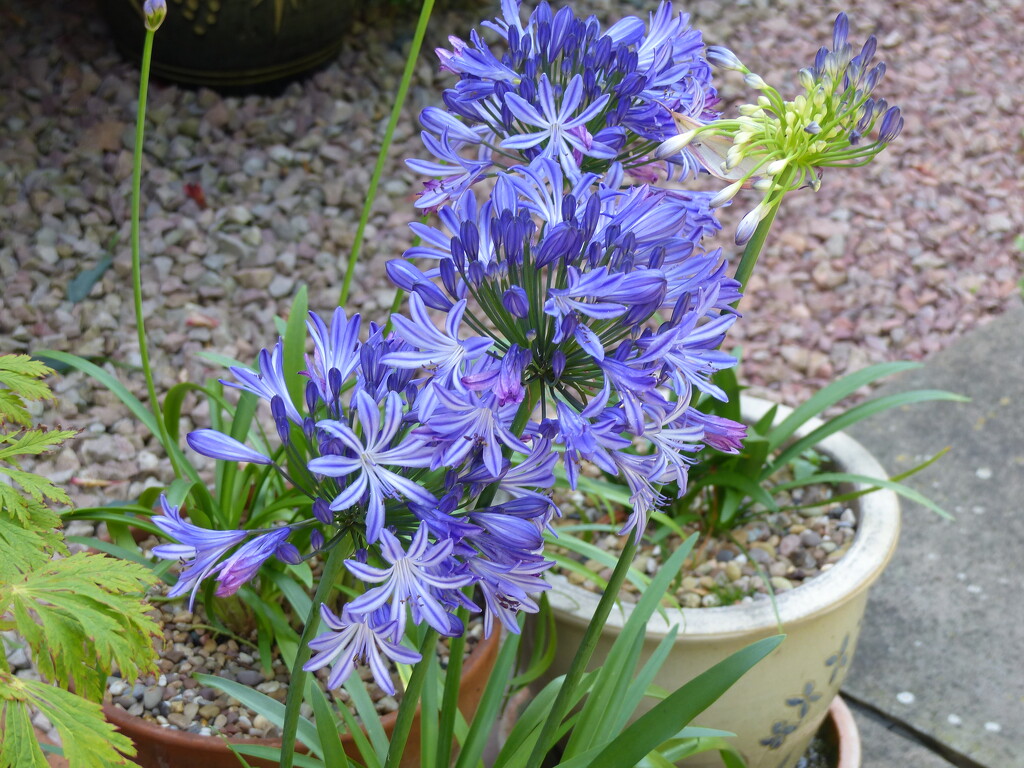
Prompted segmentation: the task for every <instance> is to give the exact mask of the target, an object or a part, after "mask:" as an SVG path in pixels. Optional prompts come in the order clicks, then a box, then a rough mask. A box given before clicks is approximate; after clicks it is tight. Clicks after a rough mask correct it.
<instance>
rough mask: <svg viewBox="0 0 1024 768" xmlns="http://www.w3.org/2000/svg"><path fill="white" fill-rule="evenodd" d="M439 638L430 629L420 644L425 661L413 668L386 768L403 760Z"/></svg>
mask: <svg viewBox="0 0 1024 768" xmlns="http://www.w3.org/2000/svg"><path fill="white" fill-rule="evenodd" d="M437 638H438V634H437V630H436V629H428V630H427V634H426V635H424V637H423V642H422V643H420V647H419V653H420V656H422V657H423V661H421V662H420V663H419V664H417V665H416V666H414V667H413V671H412V677H411V678H409V685H408V686H407V687H406V689H405V692H404V693H403V694H402V704H401V706H399V708H398V719H397V720H395V730H394V731H393V732H392V734H391V738H390V739H389V740H388V757H387V760H385V761H384V768H397V766H398V764H399V763H400V762H401V760H402V753H403V752H405V742H406V741H408V739H409V731H411V730H412V721H413V718H415V717H416V710H417V709H418V708H419V706H418V705H419V701H420V694H421V692H422V691H423V683H424V681H425V680H426V679H427V668H428V667H429V666H430V657H431V656H433V655H434V647H435V646H436V645H437Z"/></svg>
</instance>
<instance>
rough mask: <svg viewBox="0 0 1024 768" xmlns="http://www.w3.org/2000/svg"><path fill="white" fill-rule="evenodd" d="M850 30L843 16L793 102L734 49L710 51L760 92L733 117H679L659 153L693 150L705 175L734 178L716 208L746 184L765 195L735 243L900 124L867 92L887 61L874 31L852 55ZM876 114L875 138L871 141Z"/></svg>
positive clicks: (858, 159)
mask: <svg viewBox="0 0 1024 768" xmlns="http://www.w3.org/2000/svg"><path fill="white" fill-rule="evenodd" d="M848 33H849V20H848V19H847V17H846V14H845V13H840V14H839V15H838V16H837V17H836V21H835V25H834V28H833V35H832V50H829V49H828V48H825V47H822V48H821V49H820V50H819V51H818V53H817V55H816V56H815V60H814V64H813V66H811V67H807V68H805V69H801V70H800V73H799V82H800V85H801V87H802V88H803V91H804V92H803V93H801V94H800V95H798V96H797V97H796V98H794V99H793V100H792V101H786V100H784V99H783V98H782V96H781V95H780V94H779V92H778V91H777V90H775V88H773V87H772V86H770V85H769V84H768V83H766V82H765V81H764V79H763V78H762V77H760V76H759V75H757V74H756V73H754V72H751V71H750V70H749V69H748V68H747V67H746V66H745V65H744V64H743V62H741V61H740V60H739V58H738V57H736V55H735V54H733V53H732V52H730V51H728V50H727V49H723V48H711V49H709V50H708V58H709V59H710V60H711V61H712V62H713V63H715V64H718V65H719V66H724V67H726V68H728V69H732V70H736V71H739V72H742V73H743V74H744V76H745V77H744V79H745V81H746V83H747V85H748V86H750V87H752V88H754V89H756V90H758V91H760V93H761V95H760V96H759V97H758V99H757V103H755V104H748V105H744V106H741V107H740V108H739V114H740V116H739V117H738V118H730V119H717V120H713V121H706V120H701V119H695V118H694V117H693V116H691V115H677V116H676V120H677V123H678V124H679V133H678V135H676V136H674V137H672V138H670V139H668V140H667V141H666V142H664V143H663V144H662V145H661V147H660V148H659V150H658V152H657V154H658V156H659V157H671V156H673V155H675V154H676V153H678V152H682V151H686V152H690V153H691V154H693V155H694V156H696V157H697V158H698V159H699V160H700V162H701V164H702V165H703V166H704V168H705V169H706V170H707V171H708V172H710V173H711V174H713V175H715V176H717V177H719V178H721V179H723V180H726V181H729V182H731V183H730V184H729V185H728V186H727V187H726V188H725V189H723V190H722V192H721V193H719V194H718V195H716V196H715V199H714V204H715V205H722V204H724V203H725V202H727V201H728V200H730V199H731V198H732V197H733V196H734V195H735V194H736V193H737V192H739V190H740V189H741V188H743V187H747V186H754V187H755V188H756V189H758V190H759V191H762V192H763V193H764V196H763V198H762V200H761V202H760V203H759V204H758V205H757V206H756V207H755V208H754V209H752V210H751V211H750V212H749V213H748V214H747V215H746V216H745V217H744V218H743V220H742V221H741V222H740V225H739V227H738V229H737V233H736V242H737V243H738V244H740V245H742V244H744V243H745V242H746V241H747V240H749V239H750V237H751V236H752V235H753V233H754V231H755V230H756V228H757V225H758V223H759V222H760V221H762V220H763V219H764V218H765V217H767V216H768V215H769V214H770V213H771V212H772V211H773V210H775V208H777V207H778V204H779V202H780V201H781V198H782V196H783V195H784V194H785V193H786V192H788V191H790V190H793V189H798V188H800V187H803V186H810V187H813V188H814V189H815V190H816V189H818V187H819V186H820V184H821V169H822V168H826V167H846V166H859V165H865V164H866V163H868V162H870V160H871V159H872V158H874V156H875V155H877V154H878V153H879V152H881V151H882V150H883V149H885V147H886V146H888V145H889V144H890V143H891V142H892V141H893V140H895V139H896V137H897V136H899V134H900V131H901V130H902V129H903V118H902V116H901V115H900V109H899V107H890V106H888V104H887V103H886V101H885V99H876V98H875V97H874V96H873V95H872V93H873V91H874V89H875V87H876V86H877V85H878V83H879V81H881V79H882V76H883V75H884V74H885V64H882V63H879V64H873V61H874V56H875V50H876V46H877V44H876V41H875V38H874V36H873V35H872V36H870V37H869V38H868V39H867V41H866V42H865V43H864V45H863V47H862V48H861V50H860V52H859V53H857V54H856V55H854V49H853V47H852V46H851V45H850V43H849V42H848V39H847V38H848ZM879 118H881V124H880V125H879V129H878V133H877V136H875V138H874V139H873V140H871V139H870V136H871V134H872V132H873V131H874V128H875V125H876V123H877V122H878V120H879Z"/></svg>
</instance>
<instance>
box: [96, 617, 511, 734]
mask: <svg viewBox="0 0 1024 768" xmlns="http://www.w3.org/2000/svg"><path fill="white" fill-rule="evenodd" d="M501 634H502V633H501V632H500V631H498V630H497V629H495V631H493V632H491V636H490V637H487V638H484V637H481V638H480V641H479V642H478V643H477V644H476V646H475V647H474V648H473V650H472V651H471V652H470V654H469V656H467V657H466V661H465V663H464V664H463V668H462V678H463V679H466V678H469V677H471V676H472V675H473V673H474V672H475V671H476V670H477V668H478V667H480V666H481V665H484V664H487V663H488V660H489V659H490V658H491V657H492V656H494V655H495V654H496V653H497V647H498V645H499V644H500V642H501ZM417 709H418V707H417ZM103 714H104V716H105V717H106V718H107V721H108V722H110V723H111V724H112V725H114V726H116V727H117V728H118V729H119V730H121V731H122V732H124V733H125V734H126V735H128V736H130V737H132V738H133V739H134V738H136V737H140V736H141V737H142V738H145V739H148V740H152V741H160V742H163V743H167V744H172V745H177V746H179V747H188V748H189V749H191V750H194V751H195V752H196V753H197V754H202V753H211V752H213V753H228V752H230V750H229V748H228V744H247V745H251V746H267V747H278V746H280V745H281V743H282V742H281V739H279V738H276V739H267V738H240V737H235V738H229V737H226V736H221V735H213V734H211V735H208V736H206V735H202V734H198V733H190V732H189V731H180V730H176V729H174V728H165V727H164V726H162V725H159V724H157V723H154V722H152V721H149V720H145V719H143V718H142V717H141V716H139V715H129V714H128V712H127V711H126V710H124V709H121V708H120V707H118V706H115V705H114V704H113V703H112V702H104V704H103ZM380 720H381V725H382V726H383V727H384V729H385V730H388V729H389V728H394V725H395V722H396V721H397V720H398V712H397V711H396V712H389V713H387V714H386V715H384V716H383V717H381V719H380ZM351 738H352V736H351V734H349V733H348V732H346V733H344V734H342V740H347V739H351ZM296 744H297V749H298V751H300V752H306V751H308V750H307V749H306V747H305V745H304V744H302V743H301V742H300V741H298V740H297V739H296Z"/></svg>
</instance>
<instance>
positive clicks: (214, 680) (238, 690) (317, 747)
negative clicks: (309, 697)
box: [194, 674, 323, 757]
mask: <svg viewBox="0 0 1024 768" xmlns="http://www.w3.org/2000/svg"><path fill="white" fill-rule="evenodd" d="M194 677H195V679H196V680H197V681H198V682H199V683H200V684H201V685H207V686H209V687H210V688H216V689H217V690H219V691H223V692H224V693H226V694H227V695H228V696H232V697H234V698H236V699H238V700H239V701H240V702H241V703H242V704H244V705H245V706H247V707H249V708H250V709H252V710H253V711H254V712H259V713H260V714H261V715H263V716H264V717H265V718H267V720H269V721H270V722H271V723H273V724H274V725H276V726H277V727H278V728H280V727H281V726H282V725H283V723H284V704H282V703H281V702H279V701H276V700H275V699H272V698H270V697H269V696H267V695H266V694H265V693H260V692H259V691H257V690H254V689H253V688H250V687H249V686H248V685H242V684H241V683H239V682H237V681H235V680H229V679H227V678H226V677H217V676H216V675H198V674H197V675H194ZM298 735H299V740H300V741H302V742H303V743H304V744H306V746H308V747H309V748H310V749H312V750H313V751H315V752H316V753H317V754H322V750H323V744H322V743H321V741H320V734H318V733H317V730H316V727H315V726H314V725H313V724H312V723H311V722H309V720H306V719H305V718H303V719H301V720H299V734H298ZM296 757H298V755H296Z"/></svg>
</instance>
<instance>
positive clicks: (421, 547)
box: [345, 526, 472, 636]
mask: <svg viewBox="0 0 1024 768" xmlns="http://www.w3.org/2000/svg"><path fill="white" fill-rule="evenodd" d="M453 546H454V544H453V542H452V540H451V539H442V540H441V541H439V542H438V543H436V544H431V543H430V542H429V540H428V539H427V529H426V527H424V526H421V527H420V528H418V529H417V531H416V534H415V536H413V539H412V542H411V543H410V545H409V550H408V551H405V550H403V549H402V545H401V543H400V542H399V541H398V539H397V538H396V537H395V536H394V534H392V533H391V531H389V530H387V529H386V528H385V529H384V530H382V531H381V534H380V551H381V556H382V557H383V558H384V559H385V560H386V561H387V562H388V563H390V566H389V567H386V568H375V567H374V566H372V565H367V564H366V563H360V562H358V561H356V560H346V561H345V566H346V567H347V568H348V569H349V571H351V572H352V573H353V574H354V575H355V576H356V578H358V579H360V580H361V581H363V582H367V583H371V584H380V585H381V586H379V587H374V588H373V589H370V590H368V591H367V592H364V593H363V594H362V595H360V596H359V597H357V598H356V599H355V600H353V601H352V602H351V603H349V610H351V611H352V612H354V613H369V612H371V611H374V610H377V609H378V608H381V607H383V606H384V605H388V606H389V609H388V618H389V619H390V620H391V621H395V622H397V625H398V630H397V633H398V635H399V636H401V635H402V634H403V633H404V631H405V609H406V607H407V606H408V607H409V609H410V611H411V613H412V620H413V622H415V623H416V624H420V623H422V622H423V621H426V622H427V624H429V625H430V626H431V627H433V628H434V629H436V630H437V631H438V632H440V633H441V634H450V631H451V626H452V618H453V617H451V616H450V615H449V614H448V612H447V611H445V610H444V608H443V607H442V605H441V603H440V601H439V600H438V597H437V595H436V594H435V591H436V590H439V591H446V590H454V589H458V588H460V587H464V586H466V585H467V584H469V583H470V582H471V581H472V578H471V577H470V576H469V575H468V574H466V573H464V572H463V573H458V572H450V573H448V574H444V575H441V574H439V573H438V571H442V570H444V569H443V566H444V565H445V564H446V563H447V561H449V559H450V557H451V554H452V547H453Z"/></svg>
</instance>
